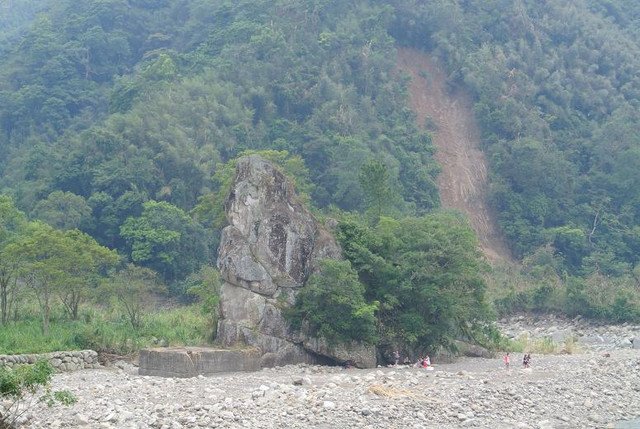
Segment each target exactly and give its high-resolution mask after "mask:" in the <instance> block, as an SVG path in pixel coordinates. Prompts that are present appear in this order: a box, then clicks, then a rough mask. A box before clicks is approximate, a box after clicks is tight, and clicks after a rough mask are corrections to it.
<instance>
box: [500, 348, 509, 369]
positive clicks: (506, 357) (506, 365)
mask: <svg viewBox="0 0 640 429" xmlns="http://www.w3.org/2000/svg"><path fill="white" fill-rule="evenodd" d="M502 360H503V361H504V368H505V369H509V364H510V363H511V356H509V352H507V354H505V355H504V357H503V358H502Z"/></svg>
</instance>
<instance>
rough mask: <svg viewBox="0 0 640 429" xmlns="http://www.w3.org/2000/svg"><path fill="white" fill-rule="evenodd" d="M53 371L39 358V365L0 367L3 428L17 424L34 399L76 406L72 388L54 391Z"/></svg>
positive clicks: (1, 419) (1, 423)
mask: <svg viewBox="0 0 640 429" xmlns="http://www.w3.org/2000/svg"><path fill="white" fill-rule="evenodd" d="M53 371H54V370H53V367H52V366H51V365H50V364H49V363H48V362H47V361H39V362H37V363H36V364H35V365H21V366H18V367H16V368H13V369H8V368H4V367H0V400H2V402H3V404H2V405H3V408H2V412H1V413H0V428H1V429H11V428H13V427H15V425H16V424H18V422H19V419H20V417H21V416H22V414H24V413H25V412H26V411H27V410H28V409H29V405H30V404H33V402H46V403H47V404H48V405H49V406H52V405H54V404H55V403H60V404H63V405H72V404H74V403H75V402H76V398H75V396H73V395H72V394H71V393H70V392H69V391H66V390H59V391H52V390H51V387H50V383H51V379H52V377H53ZM42 390H43V391H42Z"/></svg>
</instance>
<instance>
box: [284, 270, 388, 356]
mask: <svg viewBox="0 0 640 429" xmlns="http://www.w3.org/2000/svg"><path fill="white" fill-rule="evenodd" d="M364 294H365V287H364V285H363V284H362V283H360V281H359V280H358V274H357V273H356V272H355V271H354V270H353V268H351V264H350V263H349V261H336V260H331V259H325V260H324V261H322V266H321V268H320V272H319V273H318V274H315V275H313V276H311V278H310V279H309V282H308V284H307V285H305V287H304V288H303V289H302V290H301V291H300V293H299V295H298V297H297V303H296V304H297V305H296V306H294V307H292V309H291V314H290V317H291V320H292V325H293V326H294V327H295V328H297V329H300V328H302V329H306V330H308V331H309V332H311V333H313V335H316V336H319V337H322V338H325V339H326V340H328V341H329V342H331V343H337V342H338V343H339V342H350V341H362V342H364V343H369V344H375V343H376V340H377V338H376V322H375V317H374V313H375V311H376V310H377V307H378V303H377V302H375V301H374V302H373V303H371V304H367V303H366V301H365V298H364Z"/></svg>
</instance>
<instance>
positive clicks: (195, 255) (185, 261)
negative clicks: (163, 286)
mask: <svg viewBox="0 0 640 429" xmlns="http://www.w3.org/2000/svg"><path fill="white" fill-rule="evenodd" d="M120 234H121V235H122V237H123V238H125V239H126V240H127V242H128V243H129V244H130V246H131V253H130V256H131V260H132V261H133V262H136V263H140V264H142V265H145V266H147V267H149V268H152V269H154V270H156V271H158V272H159V273H161V274H162V276H163V278H164V279H165V280H167V281H174V280H180V279H183V278H184V277H185V276H186V275H188V274H190V273H192V272H194V271H195V270H196V269H197V268H198V267H199V265H200V264H201V263H202V262H203V261H204V260H206V259H207V257H208V249H207V242H206V235H205V232H204V230H203V228H202V227H201V226H200V225H199V224H198V223H197V222H195V221H194V220H193V219H192V218H191V217H189V215H187V214H186V213H185V212H184V211H183V210H181V209H180V208H178V207H176V206H174V205H172V204H169V203H167V202H164V201H161V202H156V201H148V202H146V203H144V204H143V211H142V215H141V216H140V217H136V218H128V219H127V220H126V221H125V223H124V224H123V225H122V227H121V228H120Z"/></svg>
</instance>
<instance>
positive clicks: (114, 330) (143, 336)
mask: <svg viewBox="0 0 640 429" xmlns="http://www.w3.org/2000/svg"><path fill="white" fill-rule="evenodd" d="M54 314H55V317H53V318H52V323H51V327H50V330H49V334H48V335H46V336H45V335H43V333H42V329H41V326H40V321H39V320H38V316H37V313H36V314H33V313H32V312H28V313H27V314H25V315H23V316H22V317H21V318H20V320H18V321H16V322H12V323H11V324H10V325H7V326H0V354H20V353H47V352H52V351H57V350H84V349H92V350H97V351H99V352H106V353H112V354H119V355H129V354H133V353H136V352H137V351H138V350H140V349H141V348H144V347H158V346H161V345H191V346H195V345H203V344H206V342H207V341H208V339H209V338H210V337H211V331H210V328H209V325H208V323H207V319H208V318H209V315H206V316H204V315H202V314H201V312H200V311H199V308H197V307H194V306H188V307H180V308H175V309H163V310H162V311H157V312H153V313H150V314H147V315H146V316H145V317H144V319H143V320H142V321H141V323H140V326H139V327H138V329H132V328H131V324H130V321H129V319H128V317H127V316H126V315H123V314H121V313H120V312H118V311H113V310H109V309H105V308H100V307H95V308H94V307H89V308H85V309H84V310H83V311H82V313H81V317H80V320H76V321H73V320H69V319H68V318H67V317H65V316H64V314H62V313H60V312H59V310H58V311H56V312H54Z"/></svg>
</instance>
